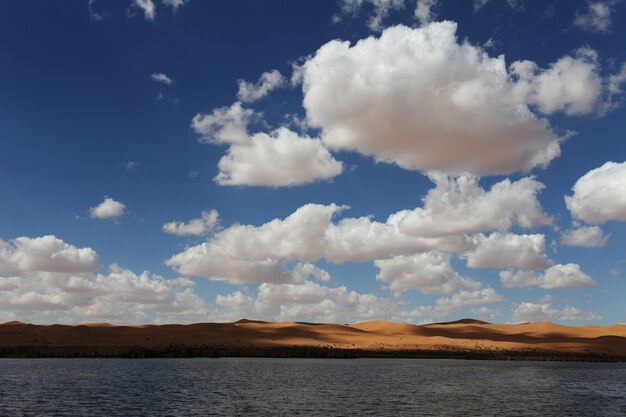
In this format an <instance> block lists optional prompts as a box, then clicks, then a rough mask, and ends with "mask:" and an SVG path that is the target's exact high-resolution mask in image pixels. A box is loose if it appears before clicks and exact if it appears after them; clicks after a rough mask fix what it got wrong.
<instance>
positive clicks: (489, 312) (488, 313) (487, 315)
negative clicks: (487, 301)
mask: <svg viewBox="0 0 626 417" xmlns="http://www.w3.org/2000/svg"><path fill="white" fill-rule="evenodd" d="M470 313H472V314H473V316H474V317H477V318H479V319H481V320H493V319H495V318H496V317H498V316H499V315H500V312H499V311H497V310H493V309H491V308H487V307H478V308H472V309H470Z"/></svg>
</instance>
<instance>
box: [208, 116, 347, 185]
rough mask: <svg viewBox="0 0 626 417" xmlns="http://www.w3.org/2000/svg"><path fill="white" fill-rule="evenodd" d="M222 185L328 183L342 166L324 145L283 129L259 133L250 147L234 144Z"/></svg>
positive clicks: (225, 163)
mask: <svg viewBox="0 0 626 417" xmlns="http://www.w3.org/2000/svg"><path fill="white" fill-rule="evenodd" d="M218 167H219V170H220V172H219V174H218V175H217V176H216V177H215V181H217V183H218V184H220V185H260V186H268V187H285V186H292V185H300V184H306V183H310V182H314V181H320V180H327V179H330V178H333V177H336V176H337V175H339V174H341V172H342V171H343V166H342V163H341V162H339V161H337V160H336V159H335V158H333V156H332V155H331V154H330V152H328V150H327V149H326V148H325V147H324V145H323V144H322V141H321V140H319V139H316V138H311V137H309V136H306V135H305V136H300V135H298V134H297V133H295V132H292V131H291V130H289V129H287V128H284V127H281V128H279V129H277V130H275V131H273V132H271V133H270V134H267V133H256V134H254V135H252V136H251V137H250V140H249V141H248V142H247V143H246V144H233V145H231V146H230V148H228V151H227V152H226V155H225V156H223V157H222V158H221V159H220V161H219V163H218Z"/></svg>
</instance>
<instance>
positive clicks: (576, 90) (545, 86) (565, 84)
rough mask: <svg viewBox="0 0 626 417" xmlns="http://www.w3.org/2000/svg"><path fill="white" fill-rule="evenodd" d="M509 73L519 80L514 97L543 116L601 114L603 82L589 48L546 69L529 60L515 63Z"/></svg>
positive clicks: (596, 58) (593, 54)
mask: <svg viewBox="0 0 626 417" xmlns="http://www.w3.org/2000/svg"><path fill="white" fill-rule="evenodd" d="M511 70H512V73H513V75H515V76H516V77H517V78H518V79H517V83H516V84H515V87H514V94H515V95H517V96H518V98H519V99H521V101H523V102H524V103H526V104H529V105H533V106H536V107H537V109H538V110H539V111H540V112H542V113H544V114H553V113H556V112H563V113H565V114H567V115H570V116H571V115H583V114H591V113H594V112H598V111H601V109H600V107H601V106H602V99H603V96H604V94H603V87H602V83H603V80H602V78H601V77H600V74H599V70H600V66H599V63H598V54H597V52H596V51H594V50H593V49H591V48H589V47H583V48H579V49H578V50H577V51H576V52H575V54H574V56H569V55H568V56H564V57H562V58H560V59H559V60H558V61H556V62H554V63H553V64H551V65H550V67H549V68H548V69H545V70H540V69H538V66H537V64H535V63H534V62H532V61H528V60H526V61H516V62H514V63H513V64H511Z"/></svg>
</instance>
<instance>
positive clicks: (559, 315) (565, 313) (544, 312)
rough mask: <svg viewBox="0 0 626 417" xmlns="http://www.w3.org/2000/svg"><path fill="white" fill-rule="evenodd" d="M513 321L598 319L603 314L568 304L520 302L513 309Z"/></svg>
mask: <svg viewBox="0 0 626 417" xmlns="http://www.w3.org/2000/svg"><path fill="white" fill-rule="evenodd" d="M511 319H512V321H513V322H515V323H522V322H535V321H546V320H565V321H596V320H600V319H602V317H601V316H599V315H597V314H594V313H588V312H584V311H581V310H579V309H578V308H576V307H571V306H566V307H565V308H563V309H556V308H552V305H551V304H549V303H543V304H539V303H530V302H528V303H520V304H517V305H516V306H515V308H514V309H513V316H512V318H511Z"/></svg>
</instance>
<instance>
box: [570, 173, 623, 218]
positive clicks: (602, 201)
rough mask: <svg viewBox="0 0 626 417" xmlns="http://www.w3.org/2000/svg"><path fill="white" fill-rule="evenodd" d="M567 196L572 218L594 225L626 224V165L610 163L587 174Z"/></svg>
mask: <svg viewBox="0 0 626 417" xmlns="http://www.w3.org/2000/svg"><path fill="white" fill-rule="evenodd" d="M572 190H573V191H574V194H573V195H571V196H565V203H566V205H567V208H568V209H569V211H570V212H571V214H572V216H573V217H574V218H575V219H577V220H582V221H584V222H587V223H590V224H601V223H604V222H607V221H610V220H620V221H626V162H623V163H617V162H607V163H605V164H604V165H602V166H601V167H599V168H595V169H592V170H591V171H589V172H587V173H586V174H585V175H583V176H582V177H581V178H580V179H578V181H576V184H574V187H573V188H572Z"/></svg>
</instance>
